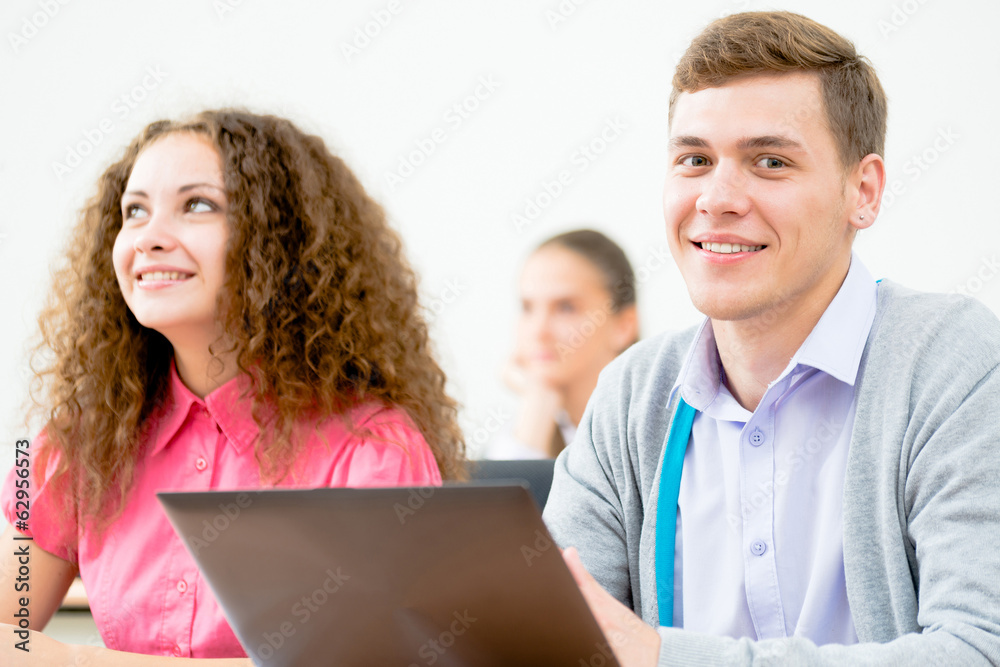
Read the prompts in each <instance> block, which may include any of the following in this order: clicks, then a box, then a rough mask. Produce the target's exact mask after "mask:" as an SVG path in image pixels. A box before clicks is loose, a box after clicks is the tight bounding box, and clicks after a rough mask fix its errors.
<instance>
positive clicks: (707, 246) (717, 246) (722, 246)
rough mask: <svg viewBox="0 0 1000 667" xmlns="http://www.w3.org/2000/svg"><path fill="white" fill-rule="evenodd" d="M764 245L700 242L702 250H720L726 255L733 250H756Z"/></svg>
mask: <svg viewBox="0 0 1000 667" xmlns="http://www.w3.org/2000/svg"><path fill="white" fill-rule="evenodd" d="M763 247H764V246H762V245H740V244H739V243H702V244H701V249H702V250H709V251H711V252H721V253H722V254H724V255H728V254H731V253H734V252H757V251H758V250H760V249H761V248H763Z"/></svg>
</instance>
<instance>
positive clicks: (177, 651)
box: [173, 644, 181, 657]
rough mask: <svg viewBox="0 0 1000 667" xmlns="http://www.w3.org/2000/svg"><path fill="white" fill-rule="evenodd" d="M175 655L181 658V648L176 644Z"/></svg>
mask: <svg viewBox="0 0 1000 667" xmlns="http://www.w3.org/2000/svg"><path fill="white" fill-rule="evenodd" d="M173 654H174V655H176V656H177V657H180V655H181V647H180V646H178V645H177V644H174V649H173Z"/></svg>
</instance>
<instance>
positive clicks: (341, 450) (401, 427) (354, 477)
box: [2, 368, 441, 658]
mask: <svg viewBox="0 0 1000 667" xmlns="http://www.w3.org/2000/svg"><path fill="white" fill-rule="evenodd" d="M245 382H246V380H245V378H237V379H234V380H232V381H230V382H228V383H226V384H225V385H223V386H221V387H219V388H218V389H216V390H215V391H213V392H212V393H211V394H209V395H208V396H206V397H205V399H204V400H202V399H200V398H198V397H197V396H195V395H194V394H193V393H191V391H190V390H189V389H188V388H187V387H185V386H184V384H183V383H182V382H181V380H180V377H178V375H177V372H176V370H175V369H173V368H171V377H170V391H169V395H168V398H167V400H166V401H165V403H164V405H163V406H162V408H161V409H159V410H158V411H157V412H156V413H155V414H154V415H153V416H152V417H151V419H153V420H155V421H154V424H153V429H152V430H151V431H150V433H152V434H153V435H152V436H151V437H153V439H154V443H153V446H152V449H151V450H150V453H149V455H148V456H147V457H146V458H145V459H144V460H143V461H142V462H141V463H140V465H139V466H138V467H137V469H136V478H135V483H134V484H133V488H132V489H131V492H130V494H129V496H128V500H127V505H126V507H125V510H124V513H123V514H122V515H121V516H120V517H119V518H118V519H117V520H116V521H115V522H114V523H112V524H111V525H110V527H109V528H108V529H107V531H106V532H105V533H104V535H103V538H102V539H97V538H96V537H95V536H94V535H93V534H92V533H91V532H90V531H87V530H86V529H84V527H83V526H81V525H79V523H78V522H77V521H76V520H75V517H73V516H70V517H66V516H62V515H60V513H59V512H58V511H57V510H56V505H55V503H53V498H52V494H53V490H52V489H51V488H50V487H47V484H48V482H49V480H50V477H51V475H52V472H53V470H54V468H55V461H53V462H52V464H51V465H50V466H49V469H48V470H34V471H33V473H32V479H31V489H30V491H31V495H30V502H31V507H30V519H29V522H28V524H29V530H26V531H21V532H23V533H24V534H25V535H31V536H33V537H34V540H35V545H37V547H38V548H41V549H43V550H44V551H47V552H49V553H51V554H54V555H56V556H58V557H60V558H62V559H64V560H67V561H70V562H72V563H74V564H76V565H77V566H78V567H79V569H80V576H81V578H82V579H83V583H84V586H85V587H86V589H87V594H88V597H89V599H90V607H91V611H92V612H93V614H94V621H95V622H96V623H97V627H98V628H99V629H100V632H101V637H102V638H103V639H104V643H105V645H106V646H107V647H108V648H113V649H118V650H122V651H130V652H135V653H146V654H153V655H167V656H188V657H192V658H221V657H242V656H245V655H246V653H245V652H244V651H243V648H242V647H241V646H240V644H239V642H238V641H237V640H236V636H235V635H234V634H233V632H232V630H231V629H230V627H229V624H228V623H227V622H226V619H225V617H224V616H223V614H222V611H221V609H220V608H219V606H218V604H217V603H216V601H215V598H214V596H213V595H212V592H211V590H210V589H209V586H208V584H207V582H206V581H205V580H204V579H202V577H201V574H200V573H199V571H198V567H197V566H196V565H195V562H194V561H193V560H192V559H191V556H190V555H189V554H188V552H187V550H186V549H185V548H184V545H183V544H182V543H181V541H180V539H179V538H178V537H177V535H176V534H175V533H174V530H173V528H172V527H171V525H170V522H169V521H168V520H167V517H166V515H165V514H164V513H163V510H162V508H161V507H160V504H159V502H158V501H157V500H156V496H155V494H156V492H157V491H205V490H209V489H230V490H231V489H247V488H257V487H260V486H261V485H262V484H261V481H260V475H259V472H258V466H257V462H256V460H255V458H254V453H253V446H252V443H253V439H254V437H255V436H256V434H257V426H256V423H255V422H254V421H253V419H252V418H251V416H250V404H249V401H247V400H245V399H244V400H241V399H240V398H239V394H240V391H241V389H242V388H243V387H244V386H245ZM351 416H352V418H353V420H354V423H355V424H356V426H357V427H360V428H362V429H366V430H367V433H362V434H361V435H360V436H355V435H351V434H350V433H349V432H348V430H347V428H346V427H345V426H344V425H343V424H342V423H341V421H340V420H336V419H335V420H330V421H327V422H325V423H323V424H321V425H320V426H319V428H318V432H319V434H318V435H317V434H313V435H312V437H310V438H309V440H308V442H307V443H305V445H304V447H303V449H302V451H301V453H300V455H299V456H298V457H297V459H296V461H295V464H294V465H293V467H292V469H291V473H290V474H289V476H288V477H286V478H285V479H284V480H282V481H281V482H279V483H278V484H277V486H279V487H344V486H348V487H351V486H353V487H373V486H428V485H435V486H437V485H440V484H441V474H440V472H439V471H438V467H437V464H436V463H435V461H434V455H433V453H432V452H431V450H430V448H429V447H428V446H427V443H426V441H425V440H424V438H423V436H422V435H421V434H420V431H419V430H418V429H417V428H416V427H415V426H414V425H413V424H412V422H411V421H410V420H409V418H408V417H407V416H406V415H405V414H404V413H403V412H402V411H401V410H399V409H395V408H390V407H385V406H381V405H373V404H368V405H364V406H362V407H359V408H357V409H355V410H354V412H353V413H352V415H351ZM324 439H325V441H324ZM43 441H44V436H39V437H38V438H37V439H36V440H35V442H34V443H33V444H32V447H31V456H32V459H34V458H35V457H37V455H38V448H39V447H40V446H41V444H42V443H43ZM16 470H17V468H15V469H14V470H12V471H11V477H9V478H8V480H7V483H6V484H5V485H4V489H3V498H2V506H3V511H4V514H5V515H6V517H7V520H8V521H9V522H10V523H11V524H12V525H13V524H14V522H15V520H16V519H15V513H14V494H13V491H14V489H15V485H14V478H13V475H14V474H15V473H16ZM320 529H321V527H320ZM262 539H266V538H262Z"/></svg>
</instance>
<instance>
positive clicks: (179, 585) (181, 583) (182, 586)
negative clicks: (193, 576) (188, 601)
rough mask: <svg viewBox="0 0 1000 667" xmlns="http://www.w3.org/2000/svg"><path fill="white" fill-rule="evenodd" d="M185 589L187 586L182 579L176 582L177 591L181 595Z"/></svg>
mask: <svg viewBox="0 0 1000 667" xmlns="http://www.w3.org/2000/svg"><path fill="white" fill-rule="evenodd" d="M187 589H188V585H187V582H186V581H184V580H183V579H182V580H180V581H178V582H177V590H179V591H180V592H181V593H183V592H184V591H186V590H187Z"/></svg>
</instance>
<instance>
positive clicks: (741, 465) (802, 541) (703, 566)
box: [671, 256, 877, 644]
mask: <svg viewBox="0 0 1000 667" xmlns="http://www.w3.org/2000/svg"><path fill="white" fill-rule="evenodd" d="M876 291H877V284H876V282H875V280H874V279H873V278H872V276H871V274H870V273H869V272H868V270H867V269H866V268H865V267H864V265H863V264H862V263H861V262H860V260H858V258H857V257H856V256H852V258H851V267H850V270H849V271H848V274H847V277H846V278H845V280H844V283H843V284H842V285H841V287H840V290H839V291H838V292H837V295H836V296H835V297H834V299H833V301H832V302H831V303H830V305H829V306H828V307H827V309H826V312H824V313H823V316H822V318H820V320H819V322H818V323H817V324H816V327H815V328H814V329H813V331H812V332H811V333H810V334H809V337H808V338H806V340H805V342H803V343H802V346H801V347H800V348H799V349H798V351H797V352H796V353H795V355H794V356H793V357H792V359H791V361H790V362H789V364H788V366H787V367H786V368H785V370H784V372H782V374H781V375H780V376H779V377H778V378H777V379H776V380H775V381H774V382H772V383H771V384H770V385H768V388H767V391H766V392H765V393H764V396H763V398H762V399H761V402H760V405H758V406H757V409H756V410H754V411H753V412H752V413H751V412H749V411H747V410H746V409H745V408H743V407H742V406H740V404H739V403H737V401H736V399H735V398H733V396H732V394H730V393H729V390H728V389H727V388H726V386H725V384H723V382H722V381H721V379H722V377H723V375H722V374H723V369H722V367H721V364H720V362H719V355H718V349H717V347H716V343H715V335H714V332H713V329H712V323H711V321H710V320H707V319H706V321H705V323H704V324H703V325H702V328H701V330H700V331H699V333H698V335H697V336H696V337H695V339H694V342H693V344H692V346H691V350H690V352H689V354H688V357H687V360H686V361H685V363H684V366H683V367H682V369H681V372H680V375H679V376H678V380H677V383H676V384H675V385H674V388H673V390H672V392H671V396H672V395H673V392H676V391H680V392H681V396H683V398H684V400H685V401H686V402H687V403H688V404H689V405H691V406H692V407H694V408H695V409H697V410H698V414H697V416H696V417H695V420H694V425H693V427H692V431H691V440H690V442H689V443H688V448H687V452H686V454H685V457H684V471H683V475H682V477H681V487H680V497H679V499H678V515H677V540H676V552H675V560H674V582H675V583H674V625H675V626H676V627H682V628H684V629H687V630H693V631H696V632H703V633H707V634H713V635H728V636H731V637H749V638H751V639H755V640H760V639H773V638H776V637H786V636H793V635H795V636H801V637H805V638H808V639H810V640H811V641H813V642H815V643H816V644H829V643H837V644H853V643H857V641H858V638H857V634H856V632H855V630H854V622H853V619H852V617H851V609H850V606H849V605H848V602H847V589H846V586H845V583H844V552H843V522H842V500H843V489H844V473H845V470H846V467H847V452H848V448H849V444H850V436H851V429H852V426H853V424H854V412H855V401H854V382H855V379H856V377H857V373H858V365H859V363H860V360H861V354H862V351H863V350H864V346H865V341H866V340H867V339H868V333H869V331H870V330H871V326H872V321H873V320H874V318H875V299H876Z"/></svg>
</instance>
